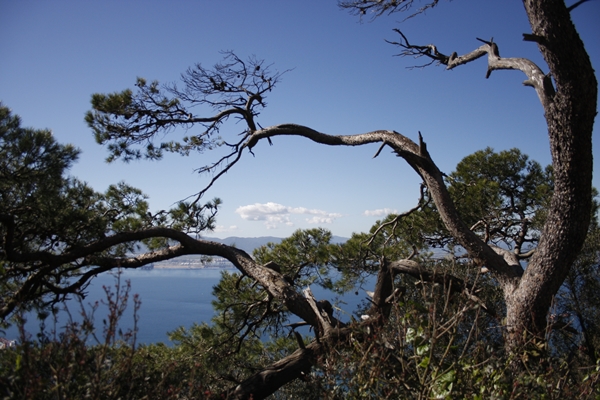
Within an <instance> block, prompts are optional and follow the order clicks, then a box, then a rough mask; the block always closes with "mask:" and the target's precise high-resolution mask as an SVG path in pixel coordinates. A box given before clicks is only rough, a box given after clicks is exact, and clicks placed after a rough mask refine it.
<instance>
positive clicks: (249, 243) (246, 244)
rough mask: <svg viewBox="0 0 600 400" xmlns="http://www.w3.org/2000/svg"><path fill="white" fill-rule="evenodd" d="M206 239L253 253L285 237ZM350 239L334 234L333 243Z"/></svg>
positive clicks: (206, 238) (277, 242) (279, 241)
mask: <svg viewBox="0 0 600 400" xmlns="http://www.w3.org/2000/svg"><path fill="white" fill-rule="evenodd" d="M203 239H205V240H211V241H213V242H217V243H223V244H226V245H228V246H234V247H236V248H238V249H240V250H244V251H245V252H246V253H248V254H250V255H252V252H253V251H254V249H257V248H259V247H260V246H264V245H266V244H268V243H275V244H279V243H281V241H282V240H283V239H284V238H280V237H275V236H259V237H239V236H230V237H226V238H224V239H219V238H214V237H204V238H203ZM347 240H348V238H345V237H341V236H332V237H331V243H344V242H346V241H347Z"/></svg>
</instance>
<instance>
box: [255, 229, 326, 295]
mask: <svg viewBox="0 0 600 400" xmlns="http://www.w3.org/2000/svg"><path fill="white" fill-rule="evenodd" d="M336 247H337V245H335V244H332V243H331V232H329V231H328V230H325V229H322V228H315V229H306V230H297V231H296V232H294V233H293V234H292V236H290V237H289V238H286V239H284V240H282V241H281V243H279V244H273V243H269V244H267V245H266V246H262V247H260V248H258V249H256V250H255V251H254V258H255V259H256V261H257V262H259V263H261V264H266V263H268V262H275V263H276V264H277V265H278V266H279V267H280V268H281V273H282V274H283V275H284V276H286V277H287V279H288V281H289V282H291V283H293V284H294V285H296V286H298V287H304V286H308V285H312V284H316V285H319V286H321V287H323V288H325V289H330V290H331V289H334V285H333V280H332V279H333V277H332V276H331V273H332V271H331V268H330V267H331V265H332V264H331V261H332V256H331V254H332V252H333V251H335V249H336Z"/></svg>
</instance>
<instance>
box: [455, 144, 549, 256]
mask: <svg viewBox="0 0 600 400" xmlns="http://www.w3.org/2000/svg"><path fill="white" fill-rule="evenodd" d="M448 181H449V183H450V185H449V191H450V193H451V195H452V197H453V199H454V201H455V204H456V206H457V208H458V210H459V212H460V214H461V216H462V218H463V221H464V222H465V223H466V224H467V225H469V226H475V225H478V226H477V227H476V228H475V231H476V232H480V233H481V234H482V235H484V236H486V237H489V240H491V241H494V242H497V241H503V242H504V243H505V244H507V245H510V246H514V245H517V246H519V247H520V246H522V245H523V244H526V243H527V244H530V243H532V242H534V241H535V240H536V239H537V233H536V232H537V230H539V229H540V228H541V223H542V222H543V220H544V219H545V218H544V215H543V213H544V208H545V207H546V206H547V205H548V201H549V199H550V195H551V193H552V187H553V183H552V174H551V169H550V168H549V167H548V168H546V170H543V169H542V167H541V166H540V164H538V163H537V162H535V161H531V160H529V158H528V157H527V156H526V155H525V154H522V153H521V152H520V151H519V150H518V149H511V150H506V151H501V152H499V153H495V152H494V151H493V150H492V149H491V148H489V147H488V148H487V149H485V150H481V151H477V152H475V153H473V154H472V155H469V156H467V157H465V158H464V159H463V160H462V161H461V162H460V163H458V165H457V166H456V171H455V172H453V173H452V174H450V176H449V177H448Z"/></svg>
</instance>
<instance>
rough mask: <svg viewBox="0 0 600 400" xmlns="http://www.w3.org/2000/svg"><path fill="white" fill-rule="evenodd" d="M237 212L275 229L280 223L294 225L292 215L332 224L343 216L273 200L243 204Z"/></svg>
mask: <svg viewBox="0 0 600 400" xmlns="http://www.w3.org/2000/svg"><path fill="white" fill-rule="evenodd" d="M235 212H236V213H238V214H239V215H240V217H242V218H243V219H245V220H247V221H263V222H264V224H265V225H266V227H267V229H275V228H277V227H278V226H279V225H287V226H293V225H294V223H293V222H292V220H291V216H292V215H308V216H310V218H306V219H305V220H306V222H307V223H309V224H331V223H333V221H335V220H336V219H337V218H340V217H341V216H342V214H338V213H328V212H326V211H323V210H315V209H312V210H310V209H308V208H305V207H288V206H284V205H281V204H277V203H273V202H268V203H264V204H261V203H255V204H249V205H247V206H241V207H238V208H237V210H235Z"/></svg>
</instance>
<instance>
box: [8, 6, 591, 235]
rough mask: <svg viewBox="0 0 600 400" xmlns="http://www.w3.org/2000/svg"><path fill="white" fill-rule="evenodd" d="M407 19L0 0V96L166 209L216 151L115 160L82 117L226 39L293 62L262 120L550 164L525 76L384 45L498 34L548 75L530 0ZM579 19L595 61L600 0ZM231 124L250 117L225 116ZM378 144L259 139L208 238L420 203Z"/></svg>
mask: <svg viewBox="0 0 600 400" xmlns="http://www.w3.org/2000/svg"><path fill="white" fill-rule="evenodd" d="M403 18H404V16H402V15H399V14H395V15H392V16H389V17H382V18H380V19H377V20H375V21H373V22H368V19H367V20H365V21H363V22H362V23H360V21H359V20H358V19H357V17H355V16H351V15H349V14H348V13H346V12H344V11H342V10H340V9H339V8H338V7H337V2H336V1H335V0H328V1H324V0H302V1H281V0H277V1H276V0H270V1H267V0H256V1H241V0H240V1H233V0H232V1H191V0H190V1H179V0H172V1H150V0H149V1H143V2H142V1H133V0H131V1H129V0H124V1H112V0H103V1H95V2H93V1H61V0H54V1H29V0H21V1H13V0H0V36H1V37H2V38H3V40H2V41H1V42H0V54H2V57H1V58H0V100H1V101H3V102H4V104H5V105H7V106H9V107H10V108H11V109H12V110H13V112H14V113H15V114H18V115H20V116H21V117H22V121H23V125H25V126H31V127H35V128H49V129H52V131H53V134H54V135H55V137H56V138H57V139H58V140H59V141H60V142H62V143H72V144H74V145H76V146H77V147H79V148H80V149H81V150H82V154H81V157H80V160H79V162H78V163H77V164H76V165H75V167H74V168H73V169H72V171H71V173H72V175H74V176H76V177H78V178H79V179H81V180H84V181H86V182H88V183H89V184H90V185H92V186H93V187H94V188H95V189H96V190H99V191H103V190H105V189H106V187H107V186H108V185H109V184H111V183H117V182H119V181H121V180H124V181H126V182H127V183H129V184H131V185H133V186H136V187H139V188H140V189H142V190H143V191H144V192H145V193H146V194H148V195H149V196H150V204H151V206H152V208H153V209H155V210H158V209H163V208H168V207H169V206H170V205H172V204H173V203H175V202H176V201H178V200H181V199H184V198H186V197H187V196H189V195H192V194H194V193H196V192H198V191H199V190H200V189H202V187H203V186H204V185H205V184H206V182H207V179H208V177H205V176H198V175H197V174H196V173H194V169H195V168H198V167H200V166H202V165H204V164H206V163H207V162H209V161H210V160H211V159H212V158H211V157H210V156H211V155H210V153H205V154H195V155H191V156H190V157H187V158H182V157H179V156H174V155H169V156H166V157H165V158H164V159H163V160H162V161H159V162H147V161H140V162H133V163H129V164H124V163H122V162H119V161H117V162H114V163H112V164H106V163H105V162H104V159H105V158H106V156H107V152H106V150H105V149H104V148H103V147H101V146H99V145H97V144H96V143H95V141H94V139H93V136H92V133H91V131H90V129H89V128H88V127H87V126H86V124H85V122H84V120H83V118H84V114H85V112H86V111H87V110H89V109H90V103H89V100H90V96H91V94H92V93H98V92H100V93H108V92H113V91H120V90H123V89H125V88H131V87H133V84H134V83H135V80H136V77H138V76H140V77H144V78H146V79H148V80H154V79H156V80H158V81H160V82H162V83H169V82H174V81H177V80H178V79H179V76H180V73H182V72H184V71H185V70H186V69H187V68H188V67H190V66H193V65H194V64H195V63H198V62H200V63H202V64H203V65H205V66H211V65H212V64H214V63H215V62H217V61H219V59H220V57H221V56H220V54H219V52H220V51H221V50H233V51H235V52H236V53H237V54H238V55H239V56H240V57H242V58H246V57H248V56H251V55H255V56H256V57H257V58H260V59H265V60H266V62H267V63H272V64H273V68H275V69H278V70H279V71H284V70H288V69H290V70H291V71H290V72H288V73H286V74H285V75H284V76H283V79H282V82H281V83H280V84H279V86H278V87H277V88H276V89H275V90H274V91H273V92H272V93H271V95H270V97H269V98H267V103H268V106H267V108H266V109H265V110H264V111H263V112H262V113H261V115H260V117H259V119H258V122H259V123H260V124H261V125H262V126H268V125H274V124H279V123H288V122H293V123H298V124H303V125H307V126H310V127H312V128H314V129H316V130H319V131H321V132H326V133H331V134H352V133H362V132H367V131H371V130H375V129H390V130H396V131H398V132H400V133H402V134H404V135H407V136H409V137H411V138H413V139H416V138H417V132H418V131H421V132H422V133H423V136H424V138H425V140H426V142H427V143H428V149H429V151H430V153H431V154H432V156H433V158H434V160H435V161H436V162H437V164H438V166H439V167H440V169H441V170H442V171H445V172H451V171H452V170H453V169H454V167H455V166H456V164H457V163H458V162H459V161H460V160H461V159H462V158H463V157H464V156H466V155H468V154H471V153H473V152H474V151H477V150H480V149H483V148H485V147H487V146H491V147H493V148H494V149H495V150H497V151H500V150H503V149H510V148H513V147H518V148H520V149H521V150H522V151H523V152H524V153H526V154H528V155H530V157H531V158H532V159H535V160H537V161H539V162H540V163H542V164H544V165H546V164H548V163H549V162H550V156H549V149H548V141H547V136H546V125H545V122H544V118H543V110H542V107H541V106H540V104H539V102H538V99H537V97H536V94H535V92H534V91H533V89H531V88H528V87H524V86H522V84H521V83H522V81H523V80H524V75H522V73H520V72H517V71H496V72H494V73H493V74H492V76H491V77H490V78H489V79H487V80H486V79H485V71H486V63H485V60H479V61H477V62H475V63H472V64H469V65H466V66H463V67H460V68H457V69H455V70H453V71H446V70H444V69H443V68H442V67H434V66H432V67H428V68H425V69H409V68H407V67H410V66H414V65H418V64H419V62H420V61H419V60H414V59H408V58H399V57H394V56H393V55H394V54H396V53H397V51H398V50H397V49H396V48H394V47H393V46H391V45H389V44H387V43H385V41H384V39H389V40H396V34H395V33H394V32H392V29H393V28H400V29H402V30H403V31H404V32H405V33H406V34H407V36H408V37H409V39H410V40H411V41H412V42H414V43H423V44H427V43H435V44H436V45H437V46H438V48H439V49H440V51H442V52H445V53H447V54H449V53H451V52H452V51H457V52H458V53H459V54H461V53H466V52H468V51H471V50H473V49H474V48H476V47H478V46H479V43H478V42H477V41H476V40H475V38H476V37H480V38H485V39H488V38H490V37H493V38H494V41H495V42H496V43H498V45H499V48H500V53H501V54H502V55H503V56H505V57H527V58H530V59H532V60H533V61H534V62H536V63H538V64H539V65H540V66H541V67H542V69H544V70H545V71H547V68H546V67H545V65H544V63H543V60H542V59H541V57H540V55H539V53H538V51H537V48H536V46H535V45H534V44H532V43H527V42H523V41H522V40H521V35H522V33H526V32H530V29H529V26H528V22H527V18H526V15H525V13H524V11H523V6H522V4H521V2H519V1H516V0H504V1H495V2H492V1H489V0H460V1H453V2H441V3H440V6H439V7H437V8H435V9H433V10H430V11H429V12H427V13H426V14H425V15H421V16H418V17H416V18H413V19H409V20H407V21H403V22H402V19H403ZM573 19H574V21H575V24H576V26H577V27H578V29H579V32H580V34H581V36H582V38H583V40H584V42H585V43H586V47H587V50H588V52H589V54H590V56H591V57H592V63H593V65H594V66H595V68H596V70H598V69H599V68H600V24H598V21H599V20H600V2H599V1H593V2H590V3H587V4H584V5H582V6H580V7H579V8H577V9H575V10H574V11H573ZM596 126H598V123H596ZM597 131H598V128H596V132H595V133H594V140H595V143H598V133H597ZM228 132H229V134H235V133H237V132H239V127H237V126H235V125H231V126H224V128H223V130H222V134H223V135H227V134H228ZM377 148H378V146H377V145H372V146H364V147H361V148H330V147H323V146H318V145H315V144H313V143H310V142H308V141H306V140H302V139H300V138H283V137H278V138H275V139H274V140H273V146H269V145H268V144H267V143H261V144H259V145H258V146H257V147H256V148H255V150H254V153H255V155H256V156H255V157H252V156H251V155H250V154H246V156H245V157H244V158H243V159H242V161H241V162H240V163H239V164H238V165H237V166H236V167H234V169H233V170H232V171H230V172H229V173H228V174H226V175H225V176H223V177H222V178H221V180H220V181H219V182H218V183H217V184H216V185H214V186H213V187H212V188H211V190H210V191H209V192H208V194H207V197H208V198H212V197H220V198H221V199H222V200H223V202H224V204H223V207H222V209H221V211H220V213H219V217H218V222H217V223H218V229H217V231H216V232H215V233H213V234H210V235H211V236H218V237H226V236H246V237H252V236H266V235H269V236H279V237H285V236H288V235H290V234H291V233H292V232H293V231H294V230H296V229H299V228H310V227H316V226H322V227H324V228H327V229H330V230H331V231H332V232H333V234H335V235H340V236H350V235H351V233H352V232H360V231H366V230H368V229H369V228H370V227H371V225H372V224H373V223H374V222H375V221H376V220H377V219H379V218H381V217H383V216H384V215H385V213H387V212H390V211H397V212H401V211H405V210H408V209H410V208H412V207H413V206H414V205H415V204H416V201H417V199H418V196H419V179H418V177H417V176H416V174H415V173H414V172H413V171H412V170H411V169H410V168H409V167H408V166H407V165H406V164H405V163H404V162H403V161H402V160H401V159H400V158H397V157H395V156H393V155H392V154H390V153H389V151H388V150H384V152H383V153H382V154H381V155H380V156H379V157H378V158H376V159H372V156H373V155H374V154H375V152H376V151H377ZM598 148H599V147H598V145H596V147H595V150H594V155H595V160H596V161H595V170H597V169H598V165H599V164H598V163H599V161H598V160H600V151H599V150H598ZM594 186H596V187H600V178H599V177H598V173H596V174H595V178H594Z"/></svg>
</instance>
